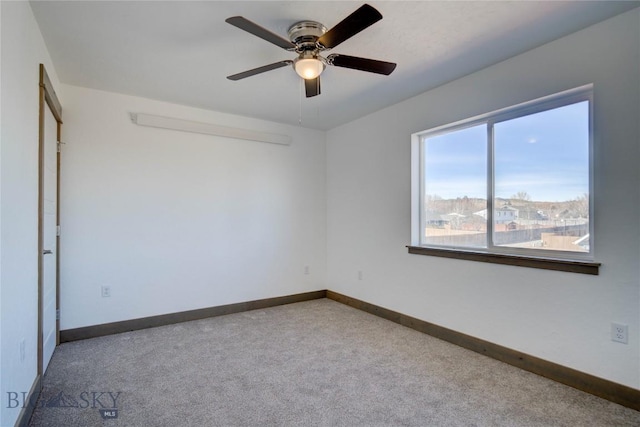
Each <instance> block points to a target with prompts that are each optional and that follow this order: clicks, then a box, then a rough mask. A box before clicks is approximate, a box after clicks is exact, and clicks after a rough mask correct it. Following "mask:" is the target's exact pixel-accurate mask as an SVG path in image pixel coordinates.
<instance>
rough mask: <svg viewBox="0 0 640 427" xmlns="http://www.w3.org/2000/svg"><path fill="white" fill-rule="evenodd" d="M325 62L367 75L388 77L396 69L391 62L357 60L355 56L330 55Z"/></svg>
mask: <svg viewBox="0 0 640 427" xmlns="http://www.w3.org/2000/svg"><path fill="white" fill-rule="evenodd" d="M327 62H328V63H329V64H330V65H335V66H336V67H343V68H351V69H354V70H360V71H367V72H369V73H376V74H384V75H385V76H388V75H389V74H391V73H392V72H393V70H395V69H396V64H394V63H393V62H385V61H378V60H375V59H367V58H358V57H357V56H349V55H339V54H336V53H334V54H331V55H329V56H327Z"/></svg>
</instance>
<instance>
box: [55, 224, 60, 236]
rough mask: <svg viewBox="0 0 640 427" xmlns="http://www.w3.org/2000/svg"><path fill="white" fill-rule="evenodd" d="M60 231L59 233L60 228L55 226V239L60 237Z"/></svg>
mask: <svg viewBox="0 0 640 427" xmlns="http://www.w3.org/2000/svg"><path fill="white" fill-rule="evenodd" d="M60 231H61V229H60V226H59V225H56V237H60Z"/></svg>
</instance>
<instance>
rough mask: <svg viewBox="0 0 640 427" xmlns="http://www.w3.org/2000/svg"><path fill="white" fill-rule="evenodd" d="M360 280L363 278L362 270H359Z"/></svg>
mask: <svg viewBox="0 0 640 427" xmlns="http://www.w3.org/2000/svg"><path fill="white" fill-rule="evenodd" d="M358 280H362V270H358Z"/></svg>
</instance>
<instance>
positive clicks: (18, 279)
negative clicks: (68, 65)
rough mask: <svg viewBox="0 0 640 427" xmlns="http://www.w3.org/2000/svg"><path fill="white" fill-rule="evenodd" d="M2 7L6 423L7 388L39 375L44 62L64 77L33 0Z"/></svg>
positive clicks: (1, 415)
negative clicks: (56, 65) (40, 143)
mask: <svg viewBox="0 0 640 427" xmlns="http://www.w3.org/2000/svg"><path fill="white" fill-rule="evenodd" d="M0 10H1V11H2V13H1V28H2V37H1V40H2V48H1V57H2V59H1V61H2V75H1V79H2V80H1V82H0V85H1V86H2V93H1V95H0V96H1V104H2V107H1V116H2V119H1V120H2V130H1V146H0V185H1V187H0V194H1V197H2V204H1V207H0V218H2V222H1V223H0V232H1V233H0V248H1V251H0V265H1V266H2V269H1V272H0V283H1V285H2V287H1V288H0V295H1V298H0V304H1V310H0V313H1V316H0V317H1V319H2V321H1V322H2V323H1V329H0V341H1V346H0V348H1V353H2V358H1V361H0V363H1V372H2V376H1V377H2V384H1V388H0V393H1V396H2V402H1V403H2V404H1V405H0V425H2V426H10V425H13V424H14V422H15V420H16V418H17V416H18V414H19V412H20V409H21V408H19V407H18V408H14V409H9V408H7V406H8V402H7V392H10V391H11V392H17V393H21V392H28V391H29V390H30V388H31V386H32V384H33V382H34V380H35V378H36V375H37V356H38V355H37V348H38V347H37V338H38V337H37V332H38V324H37V321H38V98H39V95H38V92H39V88H38V81H39V64H40V63H44V64H45V67H46V68H47V72H48V74H49V77H50V78H51V80H52V82H53V84H54V85H55V86H56V87H57V86H58V85H57V82H58V79H57V77H56V73H55V70H54V69H53V66H52V65H51V60H50V58H49V54H48V53H47V50H46V47H45V44H44V41H43V39H42V35H41V34H40V30H39V28H38V26H37V24H36V22H35V19H34V17H33V14H32V12H31V7H30V6H29V3H27V2H6V1H3V2H0ZM22 339H24V340H25V360H24V361H21V359H20V341H21V340H22Z"/></svg>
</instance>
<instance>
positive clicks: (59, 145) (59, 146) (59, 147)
mask: <svg viewBox="0 0 640 427" xmlns="http://www.w3.org/2000/svg"><path fill="white" fill-rule="evenodd" d="M56 145H57V146H58V153H60V152H62V143H61V142H60V141H58V143H57V144H56Z"/></svg>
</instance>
